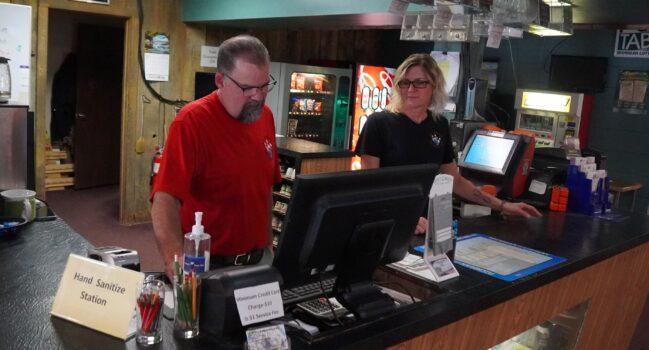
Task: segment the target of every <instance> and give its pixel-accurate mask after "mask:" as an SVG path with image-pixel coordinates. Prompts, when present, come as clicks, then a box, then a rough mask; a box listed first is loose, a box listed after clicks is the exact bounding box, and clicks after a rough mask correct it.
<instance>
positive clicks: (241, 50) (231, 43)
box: [216, 34, 270, 74]
mask: <svg viewBox="0 0 649 350" xmlns="http://www.w3.org/2000/svg"><path fill="white" fill-rule="evenodd" d="M237 59H243V60H244V61H246V62H249V63H252V64H254V65H256V66H264V65H268V64H270V56H269V55H268V50H267V49H266V46H264V44H263V43H262V42H261V41H260V40H259V39H257V38H255V37H254V36H251V35H246V34H242V35H237V36H235V37H232V38H230V39H228V40H226V41H224V42H223V43H222V44H221V46H220V47H219V55H218V57H217V59H216V66H217V70H218V71H219V72H221V73H226V74H229V73H231V72H232V70H233V69H234V65H235V64H236V61H237Z"/></svg>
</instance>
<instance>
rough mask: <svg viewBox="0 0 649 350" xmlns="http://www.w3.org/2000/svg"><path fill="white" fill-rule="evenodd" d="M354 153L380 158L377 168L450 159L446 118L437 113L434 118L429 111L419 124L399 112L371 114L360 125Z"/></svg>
mask: <svg viewBox="0 0 649 350" xmlns="http://www.w3.org/2000/svg"><path fill="white" fill-rule="evenodd" d="M355 152H356V154H357V155H362V154H366V155H370V156H374V157H378V158H380V159H381V162H380V167H387V166H398V165H415V164H428V163H433V164H437V165H440V164H447V163H450V162H452V161H453V146H452V144H451V133H450V130H449V125H448V121H447V120H446V118H444V117H441V116H440V117H438V118H434V117H433V115H432V113H431V112H430V111H429V112H428V117H427V118H426V119H425V120H424V121H423V122H421V124H417V123H415V122H413V121H412V120H410V118H408V117H407V116H406V115H404V114H401V113H399V114H395V113H391V112H387V111H382V112H377V113H374V114H372V115H371V116H369V118H368V119H367V122H366V123H365V126H363V130H362V131H361V134H360V136H359V139H358V143H357V144H356V150H355Z"/></svg>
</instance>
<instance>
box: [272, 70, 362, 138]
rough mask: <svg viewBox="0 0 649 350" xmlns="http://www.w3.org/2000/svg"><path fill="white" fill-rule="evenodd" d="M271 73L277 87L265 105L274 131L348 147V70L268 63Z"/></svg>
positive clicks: (349, 72)
mask: <svg viewBox="0 0 649 350" xmlns="http://www.w3.org/2000/svg"><path fill="white" fill-rule="evenodd" d="M270 74H271V75H272V76H273V77H274V78H275V79H276V80H277V87H276V88H275V89H273V90H272V91H270V92H269V93H268V96H267V97H266V104H267V105H268V106H269V107H270V109H271V110H272V111H273V116H274V117H275V131H276V133H277V134H279V135H282V136H286V137H294V138H299V139H304V140H309V141H313V142H318V143H322V144H326V145H330V146H332V147H334V148H339V149H345V148H348V147H349V124H350V123H349V95H350V90H351V77H352V70H351V69H341V68H327V67H317V66H306V65H297V64H289V63H280V62H271V65H270Z"/></svg>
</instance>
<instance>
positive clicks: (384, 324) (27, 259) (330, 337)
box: [0, 213, 649, 349]
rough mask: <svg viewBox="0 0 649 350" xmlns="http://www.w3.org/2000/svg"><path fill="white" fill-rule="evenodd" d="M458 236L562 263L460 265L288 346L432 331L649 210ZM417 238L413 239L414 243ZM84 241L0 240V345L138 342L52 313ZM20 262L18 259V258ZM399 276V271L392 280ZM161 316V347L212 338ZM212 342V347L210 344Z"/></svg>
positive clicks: (641, 224)
mask: <svg viewBox="0 0 649 350" xmlns="http://www.w3.org/2000/svg"><path fill="white" fill-rule="evenodd" d="M459 231H460V234H461V235H462V234H470V233H485V234H489V235H491V236H494V237H498V238H500V239H503V240H506V241H509V242H512V243H516V244H520V245H523V246H527V247H530V248H533V249H537V250H541V251H544V252H548V253H551V254H554V255H558V256H562V257H565V258H567V261H566V262H564V263H561V264H559V265H556V266H553V267H551V268H548V269H546V270H543V271H541V272H539V273H536V274H533V275H530V276H527V277H524V278H522V279H520V280H517V281H515V282H504V281H501V280H497V279H495V278H491V277H489V276H486V275H482V274H480V273H477V272H475V271H472V270H468V269H465V268H463V267H458V269H459V271H460V277H459V278H457V279H454V280H451V281H448V282H445V283H442V284H440V285H438V286H434V285H426V284H425V283H423V282H422V283H421V288H420V290H418V291H416V292H417V293H418V295H417V297H420V298H422V301H421V302H418V303H415V304H411V305H407V306H404V307H401V308H400V309H398V310H397V311H396V312H395V313H393V314H389V315H386V316H383V317H380V318H378V319H375V320H371V321H366V322H357V323H356V324H354V325H351V326H346V327H344V328H340V329H331V330H328V331H324V332H322V333H321V334H319V335H318V336H315V337H313V338H308V337H305V336H301V335H292V336H291V341H292V345H293V348H305V347H310V348H320V349H333V348H341V347H344V348H351V347H353V348H372V349H376V348H383V347H386V346H389V345H394V344H397V343H399V342H402V341H404V340H407V339H410V338H413V337H416V336H419V335H421V334H424V333H427V332H430V331H431V330H434V329H436V328H440V327H443V326H445V325H448V324H450V323H452V322H455V321H457V320H460V319H462V318H464V317H467V316H469V315H472V314H475V313H477V312H479V311H481V310H485V309H487V308H489V307H491V306H493V305H496V304H498V303H501V302H503V301H507V300H509V299H512V298H514V297H516V296H518V295H521V294H523V293H526V292H527V291H530V290H533V289H535V288H539V287H541V286H543V285H545V284H548V283H550V282H552V281H554V280H557V279H560V278H562V277H563V276H567V275H570V274H572V273H574V272H576V271H579V270H581V269H584V268H586V267H588V266H591V265H593V264H596V263H597V262H599V261H603V260H605V259H607V258H609V257H612V256H614V255H617V254H619V253H621V252H624V251H626V250H629V249H631V248H634V247H637V246H639V245H642V244H644V243H646V242H648V241H649V217H647V216H640V215H631V216H630V217H629V218H627V219H626V220H624V221H623V222H611V221H604V220H600V219H596V218H591V217H587V216H583V215H578V214H563V213H546V214H545V215H544V217H542V218H538V219H527V220H526V219H521V218H512V219H507V220H502V219H496V218H492V217H487V218H480V219H473V220H462V221H461V222H460V225H459ZM420 239H421V238H420V237H418V238H416V239H415V240H414V242H413V243H415V244H417V243H418V242H417V240H420ZM88 247H89V243H88V242H87V241H85V239H83V238H82V237H81V236H79V235H78V234H77V233H76V232H74V231H73V230H72V229H71V228H70V227H69V226H68V225H67V224H65V222H63V221H62V220H60V219H57V220H56V221H53V222H42V223H32V224H31V225H30V226H28V227H26V228H25V230H23V232H22V233H20V234H19V236H18V237H15V238H3V239H0V270H1V271H2V273H0V293H1V294H2V300H1V301H0V303H1V304H0V317H2V320H4V322H3V323H2V325H0V332H1V333H2V334H4V335H8V336H3V337H0V348H3V349H4V348H29V349H39V348H44V349H45V348H47V349H57V348H65V349H77V348H93V344H98V343H101V344H102V345H105V346H104V347H108V348H115V349H123V348H136V345H135V343H134V339H133V338H131V339H130V340H129V341H128V342H126V343H124V342H122V341H121V340H117V339H114V338H111V337H109V336H106V335H103V334H100V333H97V332H94V331H92V330H89V329H86V328H84V327H80V326H77V325H75V324H72V323H69V322H67V321H63V320H60V319H58V318H55V317H52V318H50V315H49V312H50V309H51V305H52V302H53V300H54V296H55V294H56V290H57V288H58V283H59V281H60V278H61V275H62V273H63V269H64V267H65V263H66V261H67V257H68V255H69V254H70V253H76V254H81V255H85V253H86V250H87V248H88ZM17 262H18V263H17ZM397 278H398V277H397ZM170 325H171V322H169V321H166V322H165V334H164V341H163V343H162V346H161V347H160V348H163V349H174V348H202V347H210V345H205V344H199V343H198V342H196V341H194V342H181V341H176V340H175V339H173V337H172V336H171V332H170V329H169V328H170ZM212 346H213V345H212Z"/></svg>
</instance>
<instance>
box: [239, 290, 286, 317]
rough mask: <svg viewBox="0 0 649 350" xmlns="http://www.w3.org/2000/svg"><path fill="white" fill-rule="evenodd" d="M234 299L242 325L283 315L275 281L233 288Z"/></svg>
mask: <svg viewBox="0 0 649 350" xmlns="http://www.w3.org/2000/svg"><path fill="white" fill-rule="evenodd" d="M234 300H235V301H236V303H237V310H238V311H239V318H240V319H241V324H242V325H243V326H246V325H249V324H253V323H259V322H264V321H268V320H272V319H275V318H279V317H282V316H284V303H283V302H282V293H281V291H280V289H279V283H277V282H271V283H266V284H261V285H258V286H253V287H247V288H241V289H235V290H234Z"/></svg>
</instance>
